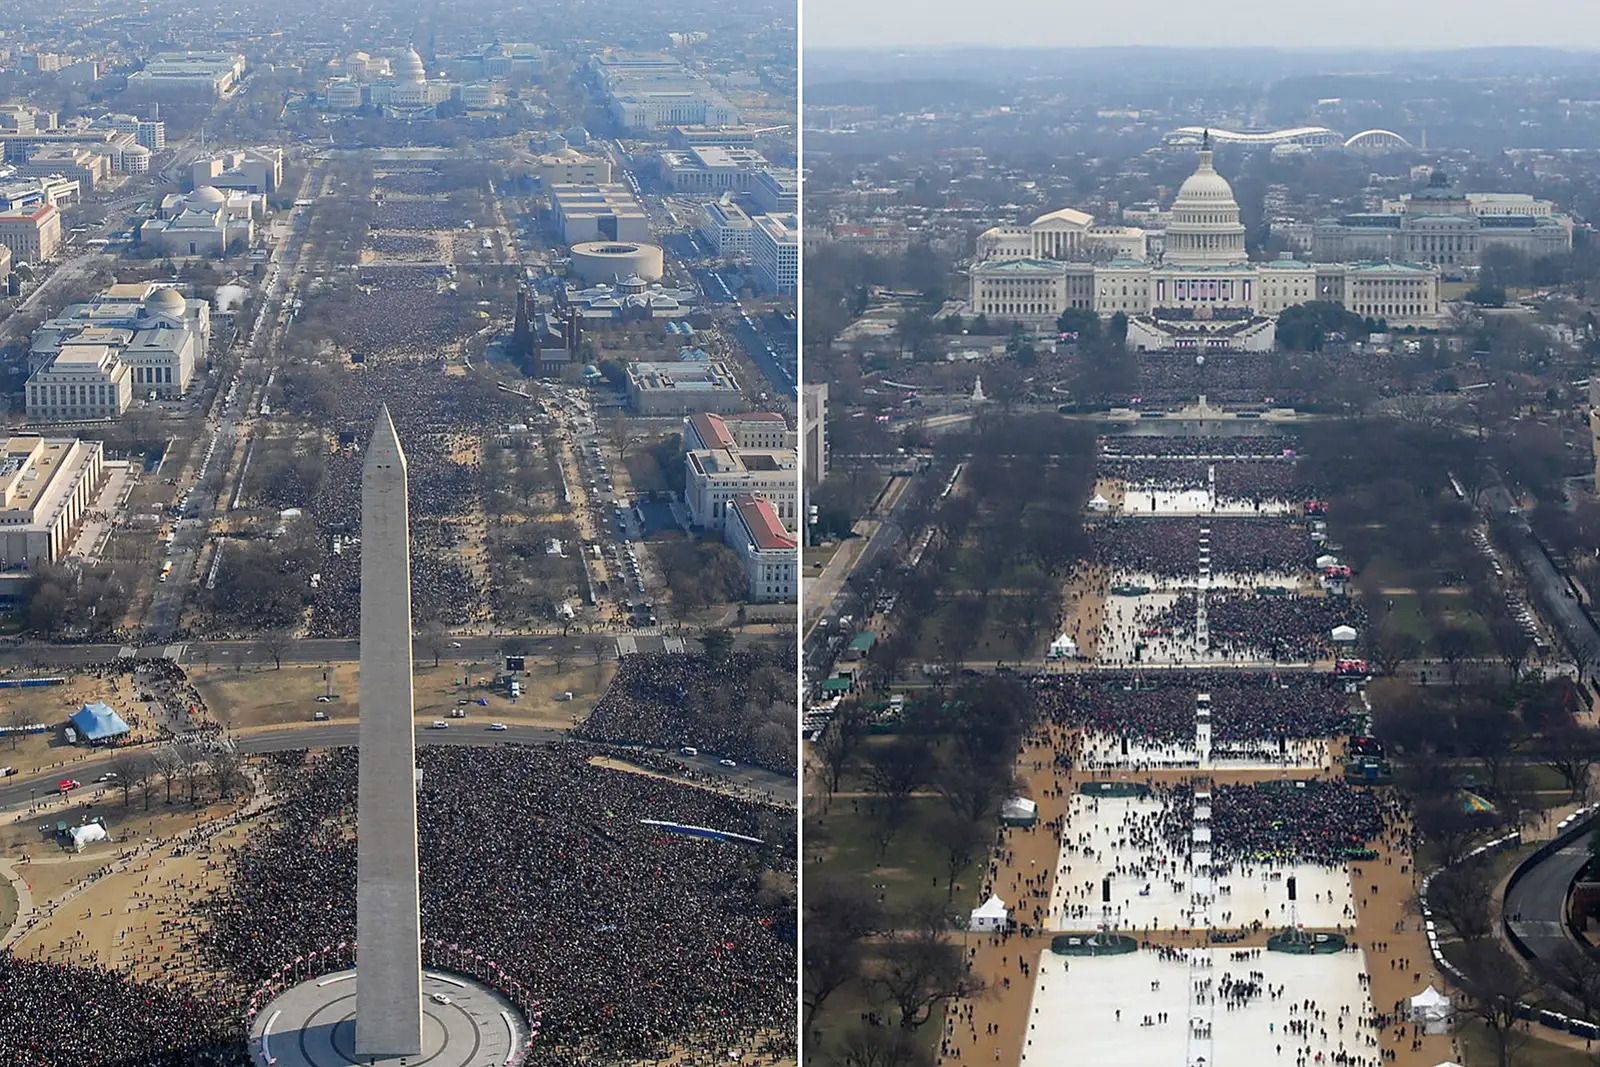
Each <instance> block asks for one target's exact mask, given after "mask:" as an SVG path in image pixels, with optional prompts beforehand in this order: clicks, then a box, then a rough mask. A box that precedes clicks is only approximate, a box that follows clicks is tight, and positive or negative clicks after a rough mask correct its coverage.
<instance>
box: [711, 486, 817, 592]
mask: <svg viewBox="0 0 1600 1067" xmlns="http://www.w3.org/2000/svg"><path fill="white" fill-rule="evenodd" d="M722 539H723V541H725V542H726V543H727V545H728V546H729V547H730V548H732V549H733V550H734V552H735V553H737V554H738V556H739V561H740V562H741V563H743V564H744V580H745V596H746V597H747V598H748V599H749V600H752V601H754V602H756V603H766V604H792V603H794V602H795V600H796V599H797V598H798V596H799V589H800V552H799V541H798V540H797V539H796V538H795V536H794V534H792V533H790V532H789V530H788V528H787V527H786V526H785V524H784V522H783V520H782V519H781V518H779V516H778V509H777V508H776V507H775V506H774V505H773V503H772V501H771V500H769V499H768V498H766V497H763V496H756V495H755V494H753V493H738V494H735V496H734V497H733V499H732V500H730V501H729V502H728V505H727V508H726V511H725V518H724V520H723V524H722Z"/></svg>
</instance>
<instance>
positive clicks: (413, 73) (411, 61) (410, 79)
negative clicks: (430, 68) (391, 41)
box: [395, 48, 428, 85]
mask: <svg viewBox="0 0 1600 1067" xmlns="http://www.w3.org/2000/svg"><path fill="white" fill-rule="evenodd" d="M395 79H396V80H397V81H401V82H404V83H406V84H407V85H423V84H425V83H426V82H427V80H428V72H427V70H426V68H424V67H423V65H422V57H421V56H419V55H417V50H416V49H415V48H407V49H406V54H405V55H403V56H401V57H400V62H399V64H397V66H396V69H395Z"/></svg>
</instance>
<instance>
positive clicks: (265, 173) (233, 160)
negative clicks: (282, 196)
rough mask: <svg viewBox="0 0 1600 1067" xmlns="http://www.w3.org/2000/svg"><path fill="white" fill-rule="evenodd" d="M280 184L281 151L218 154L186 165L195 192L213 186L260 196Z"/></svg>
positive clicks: (249, 150)
mask: <svg viewBox="0 0 1600 1067" xmlns="http://www.w3.org/2000/svg"><path fill="white" fill-rule="evenodd" d="M282 181H283V149H281V148H277V147H271V148H241V149H237V150H234V151H230V152H218V153H215V154H213V155H209V156H205V157H203V158H201V159H197V160H195V161H194V162H193V163H191V164H189V182H190V184H191V185H192V186H193V187H194V188H196V189H202V188H205V187H206V186H215V187H216V188H218V189H238V190H242V191H244V192H247V193H258V194H260V195H262V196H266V195H268V194H271V193H274V192H276V191H277V189H278V184H279V183H280V182H282Z"/></svg>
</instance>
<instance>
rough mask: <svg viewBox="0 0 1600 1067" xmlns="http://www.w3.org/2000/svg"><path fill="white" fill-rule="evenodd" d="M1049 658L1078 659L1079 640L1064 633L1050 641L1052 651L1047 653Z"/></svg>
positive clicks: (1046, 655)
mask: <svg viewBox="0 0 1600 1067" xmlns="http://www.w3.org/2000/svg"><path fill="white" fill-rule="evenodd" d="M1045 657H1046V658H1047V659H1077V658H1078V642H1076V641H1074V640H1073V639H1072V638H1070V637H1068V636H1067V635H1066V634H1062V635H1061V636H1060V637H1058V638H1056V639H1055V640H1054V641H1051V642H1050V651H1049V652H1047V653H1045Z"/></svg>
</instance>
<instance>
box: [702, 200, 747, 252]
mask: <svg viewBox="0 0 1600 1067" xmlns="http://www.w3.org/2000/svg"><path fill="white" fill-rule="evenodd" d="M755 228H756V227H755V223H754V222H752V221H751V220H750V215H749V214H748V213H747V212H746V211H745V209H744V208H742V207H740V206H739V205H738V204H736V203H735V202H734V201H733V199H732V198H730V197H726V196H725V197H723V198H722V199H721V200H713V201H711V202H710V203H708V204H702V205H700V225H699V226H698V227H697V230H698V232H699V234H700V236H701V238H702V239H703V240H704V241H705V242H706V244H708V245H710V246H711V250H712V251H713V252H715V253H716V254H717V255H718V256H720V257H722V258H723V259H732V258H734V257H735V256H742V255H745V254H747V253H748V252H749V251H750V240H751V235H752V234H753V233H755Z"/></svg>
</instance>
